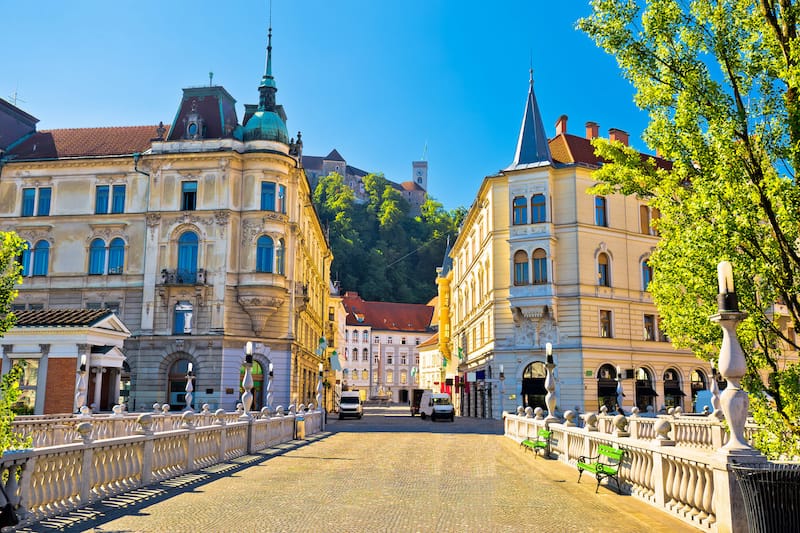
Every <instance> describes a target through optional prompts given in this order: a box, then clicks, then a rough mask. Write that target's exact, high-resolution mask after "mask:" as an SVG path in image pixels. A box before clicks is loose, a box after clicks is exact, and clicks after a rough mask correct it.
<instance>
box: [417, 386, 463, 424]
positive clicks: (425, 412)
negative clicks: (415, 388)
mask: <svg viewBox="0 0 800 533" xmlns="http://www.w3.org/2000/svg"><path fill="white" fill-rule="evenodd" d="M419 416H420V418H422V419H423V420H424V419H425V418H426V417H428V416H429V417H431V420H436V419H437V418H444V419H446V420H450V422H453V421H454V420H455V416H456V411H455V408H453V404H452V403H450V395H449V394H447V393H446V392H431V391H429V390H426V391H425V392H423V393H422V399H420V401H419Z"/></svg>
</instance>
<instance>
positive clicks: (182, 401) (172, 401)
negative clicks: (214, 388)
mask: <svg viewBox="0 0 800 533" xmlns="http://www.w3.org/2000/svg"><path fill="white" fill-rule="evenodd" d="M188 372H189V360H188V359H178V360H177V361H175V362H174V363H173V364H172V366H171V367H170V369H169V376H168V378H167V379H168V380H169V408H170V409H171V410H173V411H180V410H181V409H184V408H185V407H186V374H187V373H188ZM195 381H197V378H195Z"/></svg>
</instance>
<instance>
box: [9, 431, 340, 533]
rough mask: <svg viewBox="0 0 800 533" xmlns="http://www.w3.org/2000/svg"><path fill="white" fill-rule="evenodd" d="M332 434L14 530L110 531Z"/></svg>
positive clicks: (311, 436) (180, 477) (285, 445)
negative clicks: (124, 519) (118, 522)
mask: <svg viewBox="0 0 800 533" xmlns="http://www.w3.org/2000/svg"><path fill="white" fill-rule="evenodd" d="M330 436H331V432H329V431H323V432H321V433H316V434H314V435H310V436H309V437H308V438H307V439H306V440H294V441H290V442H287V443H284V444H279V445H277V446H273V447H272V448H267V449H265V450H261V451H259V452H256V453H252V454H246V455H243V456H242V457H238V458H236V459H233V460H230V461H225V462H224V463H217V464H214V465H211V466H208V467H205V468H201V469H200V470H195V471H193V472H187V473H186V474H181V475H179V476H176V477H173V478H169V479H165V480H163V481H160V482H157V483H152V484H150V485H147V486H146V487H140V488H138V489H134V490H131V491H128V492H124V493H122V494H118V495H117V496H112V497H109V498H105V499H103V500H100V501H97V502H94V503H92V504H90V505H87V506H85V507H81V508H80V509H75V510H74V511H71V512H69V513H67V514H63V515H59V516H53V517H50V518H45V519H44V520H42V521H40V522H36V523H33V524H30V525H25V526H19V527H17V528H16V529H15V531H24V532H51V531H64V532H70V533H72V532H75V533H77V532H82V531H95V532H101V531H108V530H105V529H103V527H102V526H103V524H105V523H106V522H110V521H112V520H115V519H117V518H119V517H121V516H137V515H140V514H142V513H141V511H142V509H144V508H146V507H149V506H151V505H153V504H155V503H158V502H161V501H164V500H167V499H169V498H172V497H174V496H177V495H178V494H183V493H187V492H194V491H195V490H196V489H198V488H200V487H203V486H204V485H207V484H209V483H212V482H214V481H216V480H218V479H221V478H224V477H228V476H231V475H233V474H235V473H236V472H239V471H241V470H244V469H246V468H249V467H251V466H255V465H259V464H262V463H265V462H267V461H269V460H270V459H272V458H273V457H280V456H282V455H284V454H286V453H288V452H291V451H294V450H298V449H302V448H304V447H306V446H308V445H309V444H313V443H315V442H318V441H320V440H323V439H326V438H328V437H330ZM115 533H132V532H128V531H115Z"/></svg>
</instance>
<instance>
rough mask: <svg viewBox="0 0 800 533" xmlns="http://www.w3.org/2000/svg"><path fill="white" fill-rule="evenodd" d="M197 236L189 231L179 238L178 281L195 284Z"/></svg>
mask: <svg viewBox="0 0 800 533" xmlns="http://www.w3.org/2000/svg"><path fill="white" fill-rule="evenodd" d="M198 241H199V239H198V238H197V234H196V233H194V232H193V231H187V232H185V233H183V234H182V235H181V236H180V237H179V238H178V272H177V275H178V281H179V283H194V282H195V280H196V279H197V248H198Z"/></svg>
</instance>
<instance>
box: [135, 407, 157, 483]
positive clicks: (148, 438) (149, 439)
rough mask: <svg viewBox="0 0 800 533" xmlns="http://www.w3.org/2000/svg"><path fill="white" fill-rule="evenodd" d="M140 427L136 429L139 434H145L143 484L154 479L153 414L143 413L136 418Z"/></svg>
mask: <svg viewBox="0 0 800 533" xmlns="http://www.w3.org/2000/svg"><path fill="white" fill-rule="evenodd" d="M136 423H137V424H139V426H140V429H137V430H136V433H137V434H138V435H144V436H145V441H144V450H143V452H142V481H141V486H144V485H148V484H150V482H152V481H153V451H154V449H155V442H154V440H153V415H152V414H150V413H143V414H141V415H139V417H138V418H137V419H136Z"/></svg>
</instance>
